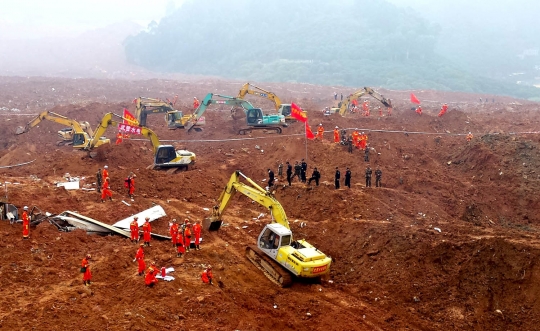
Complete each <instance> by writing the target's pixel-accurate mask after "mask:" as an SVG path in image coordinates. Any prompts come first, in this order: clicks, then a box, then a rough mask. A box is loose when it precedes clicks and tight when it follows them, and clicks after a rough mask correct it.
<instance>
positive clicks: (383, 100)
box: [332, 87, 392, 116]
mask: <svg viewBox="0 0 540 331" xmlns="http://www.w3.org/2000/svg"><path fill="white" fill-rule="evenodd" d="M366 94H369V95H371V96H372V97H373V98H375V99H377V100H379V101H380V102H381V103H382V104H383V105H384V106H386V107H387V108H392V101H391V100H390V99H387V98H385V97H384V96H383V95H382V94H379V93H378V92H376V91H375V90H373V89H372V88H371V87H364V88H362V89H360V90H358V91H356V92H354V93H353V94H351V95H349V96H348V97H347V99H346V100H344V101H341V105H340V106H339V114H340V115H341V116H345V114H346V113H347V110H348V109H349V105H350V103H351V102H352V101H353V100H357V99H359V98H361V97H362V96H364V95H366ZM332 109H335V108H332Z"/></svg>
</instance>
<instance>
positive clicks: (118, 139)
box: [115, 131, 124, 145]
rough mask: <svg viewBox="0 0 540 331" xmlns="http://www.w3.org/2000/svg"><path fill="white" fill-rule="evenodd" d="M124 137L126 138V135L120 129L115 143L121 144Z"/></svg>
mask: <svg viewBox="0 0 540 331" xmlns="http://www.w3.org/2000/svg"><path fill="white" fill-rule="evenodd" d="M123 138H124V135H123V134H122V132H120V131H118V133H117V134H116V142H115V145H120V144H121V143H122V139H123Z"/></svg>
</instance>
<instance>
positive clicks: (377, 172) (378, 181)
mask: <svg viewBox="0 0 540 331" xmlns="http://www.w3.org/2000/svg"><path fill="white" fill-rule="evenodd" d="M381 178H382V170H381V169H380V168H379V166H377V170H375V187H382V183H381Z"/></svg>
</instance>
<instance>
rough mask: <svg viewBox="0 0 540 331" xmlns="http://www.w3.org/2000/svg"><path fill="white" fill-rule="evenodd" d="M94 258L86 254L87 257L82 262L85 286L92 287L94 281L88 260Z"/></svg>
mask: <svg viewBox="0 0 540 331" xmlns="http://www.w3.org/2000/svg"><path fill="white" fill-rule="evenodd" d="M91 258H92V256H91V255H90V254H86V257H85V258H84V259H83V260H82V263H81V272H82V274H83V279H82V280H83V284H84V285H86V286H88V285H90V281H91V280H92V273H91V272H90V263H89V262H88V260H90V259H91Z"/></svg>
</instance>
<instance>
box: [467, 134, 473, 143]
mask: <svg viewBox="0 0 540 331" xmlns="http://www.w3.org/2000/svg"><path fill="white" fill-rule="evenodd" d="M472 138H473V134H472V133H470V132H469V133H468V134H467V142H470V141H471V140H472Z"/></svg>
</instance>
